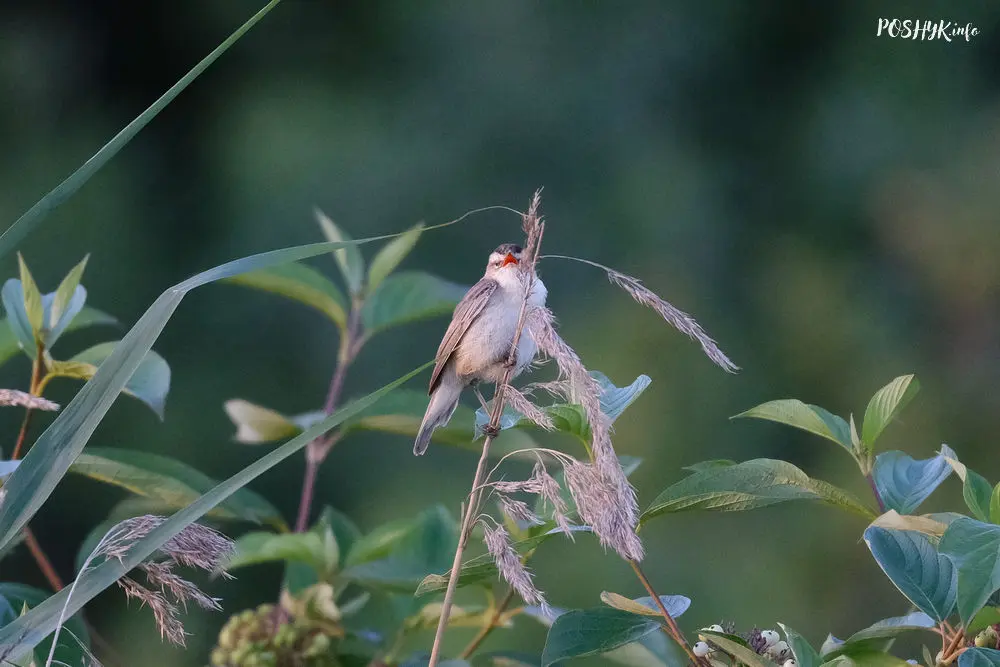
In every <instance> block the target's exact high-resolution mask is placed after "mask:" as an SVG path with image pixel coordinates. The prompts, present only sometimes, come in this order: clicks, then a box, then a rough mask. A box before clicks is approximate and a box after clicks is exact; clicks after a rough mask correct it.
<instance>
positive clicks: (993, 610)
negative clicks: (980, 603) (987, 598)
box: [965, 607, 1000, 636]
mask: <svg viewBox="0 0 1000 667" xmlns="http://www.w3.org/2000/svg"><path fill="white" fill-rule="evenodd" d="M997 623H1000V607H983V608H982V609H980V610H979V611H978V612H976V615H975V616H973V617H972V620H971V621H969V625H968V627H966V628H965V632H966V634H968V635H970V636H971V635H974V634H976V633H977V632H979V631H980V630H982V629H984V628H985V627H986V626H987V625H996V624H997Z"/></svg>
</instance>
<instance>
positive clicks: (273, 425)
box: [223, 398, 303, 445]
mask: <svg viewBox="0 0 1000 667" xmlns="http://www.w3.org/2000/svg"><path fill="white" fill-rule="evenodd" d="M223 408H224V409H225V411H226V415H227V416H228V417H229V419H230V421H232V422H233V425H234V426H236V435H235V436H233V439H234V440H236V442H241V443H243V444H245V445H259V444H261V443H264V442H274V441H275V440H282V439H284V438H290V437H294V436H296V435H298V434H299V433H301V432H302V430H303V429H301V428H299V426H297V425H296V424H295V423H294V422H292V420H291V419H289V418H288V417H286V416H285V415H283V414H281V413H280V412H276V411H274V410H272V409H270V408H265V407H262V406H260V405H254V404H253V403H250V402H249V401H244V400H243V399H240V398H234V399H231V400H228V401H226V402H225V403H224V404H223Z"/></svg>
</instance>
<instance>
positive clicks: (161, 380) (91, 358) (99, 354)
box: [70, 341, 170, 420]
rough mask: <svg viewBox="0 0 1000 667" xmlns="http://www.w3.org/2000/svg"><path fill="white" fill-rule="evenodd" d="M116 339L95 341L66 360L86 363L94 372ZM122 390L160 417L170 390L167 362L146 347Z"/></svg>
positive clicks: (113, 345) (105, 358) (107, 356)
mask: <svg viewBox="0 0 1000 667" xmlns="http://www.w3.org/2000/svg"><path fill="white" fill-rule="evenodd" d="M118 343H119V341H111V342H108V343H99V344H98V345H95V346H93V347H91V348H88V349H86V350H84V351H83V352H80V353H79V354H77V355H76V356H74V357H73V358H72V359H70V361H75V362H78V363H83V364H90V365H91V366H93V367H94V368H95V371H94V372H95V373H96V369H97V368H99V367H100V366H101V364H103V363H104V362H105V361H106V360H107V359H108V358H109V357H110V356H111V354H112V352H114V349H115V346H116V345H118ZM124 392H125V393H126V394H128V395H129V396H132V397H134V398H137V399H139V400H140V401H142V402H143V403H145V404H146V405H147V406H149V408H150V409H151V410H152V411H153V412H155V413H156V416H157V417H159V418H160V419H161V420H162V419H163V418H164V414H163V413H164V410H165V409H166V407H167V394H168V393H169V392H170V366H169V365H168V364H167V362H166V360H165V359H164V358H163V357H161V356H160V355H158V354H157V353H156V352H154V351H153V350H150V351H149V352H147V353H146V356H145V357H143V359H142V361H141V362H140V363H139V366H138V368H136V369H135V372H134V373H132V377H130V378H129V379H128V381H127V382H126V383H125V388H124Z"/></svg>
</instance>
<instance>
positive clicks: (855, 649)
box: [823, 611, 937, 660]
mask: <svg viewBox="0 0 1000 667" xmlns="http://www.w3.org/2000/svg"><path fill="white" fill-rule="evenodd" d="M936 626H937V623H935V621H934V619H933V618H931V617H930V616H928V615H927V614H925V613H923V612H922V611H919V612H913V613H911V614H907V615H906V616H897V617H894V618H886V619H883V620H881V621H879V622H877V623H874V624H873V625H870V626H869V627H867V628H865V629H864V630H860V631H858V632H855V633H854V634H853V635H851V636H850V637H848V638H847V639H846V640H845V641H844V642H843V643H842V644H839V645H838V646H837V648H836V649H834V650H832V651H829V652H826V653H824V654H823V657H824V659H826V660H830V659H832V658H835V657H837V656H838V655H847V656H855V655H858V654H861V653H867V652H871V651H879V650H882V649H885V647H886V640H889V639H894V638H896V637H898V636H899V635H902V634H905V633H907V632H914V631H918V630H924V631H926V630H930V631H933V630H934V629H935V628H936Z"/></svg>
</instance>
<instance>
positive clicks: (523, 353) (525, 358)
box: [413, 243, 548, 456]
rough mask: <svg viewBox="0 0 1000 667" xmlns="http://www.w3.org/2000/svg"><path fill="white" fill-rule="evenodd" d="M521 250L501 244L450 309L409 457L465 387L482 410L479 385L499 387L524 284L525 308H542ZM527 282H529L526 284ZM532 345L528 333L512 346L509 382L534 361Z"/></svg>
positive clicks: (423, 447)
mask: <svg viewBox="0 0 1000 667" xmlns="http://www.w3.org/2000/svg"><path fill="white" fill-rule="evenodd" d="M523 253H524V251H523V249H522V248H521V246H519V245H516V244H514V243H504V244H502V245H500V246H498V247H497V249H496V250H494V251H493V252H491V253H490V256H489V261H488V262H487V264H486V273H485V274H484V275H483V277H482V278H481V279H480V280H479V282H477V283H476V284H475V285H473V286H472V287H471V288H470V289H469V291H468V292H466V293H465V296H463V297H462V300H461V301H459V302H458V305H457V306H455V312H454V313H453V314H452V318H451V323H450V324H449V325H448V330H447V331H445V334H444V338H443V339H442V340H441V345H440V346H439V347H438V351H437V355H435V358H434V361H435V364H434V372H433V373H432V374H431V382H430V388H429V389H428V392H427V393H428V394H429V395H430V397H431V398H430V402H429V403H428V404H427V411H426V412H425V413H424V418H423V420H422V421H421V423H420V430H419V431H418V432H417V438H416V440H415V441H414V443H413V453H414V454H415V455H417V456H420V455H421V454H423V453H424V452H426V451H427V446H428V445H429V444H430V441H431V437H432V435H433V434H434V429H436V428H439V427H441V426H444V425H445V424H447V423H448V421H449V420H450V419H451V416H452V415H453V414H454V413H455V408H457V407H458V401H459V399H460V398H461V396H462V392H463V391H464V390H465V389H466V388H467V387H469V386H472V387H473V388H474V389H475V391H476V396H477V397H478V398H479V402H480V403H481V404H482V406H483V408H484V409H486V407H487V406H486V401H485V400H484V399H483V397H482V394H481V393H479V388H478V386H477V385H478V384H479V383H480V382H487V383H492V384H494V385H496V384H498V383H500V382H501V380H502V379H503V376H504V373H505V372H506V371H507V369H508V368H510V365H509V363H508V362H509V357H510V348H511V345H512V344H513V342H514V333H515V331H516V330H517V322H518V319H520V315H521V303H522V301H523V299H524V292H525V288H526V287H527V285H528V283H529V281H530V284H531V293H530V294H529V295H528V306H529V307H530V306H537V307H541V306H544V305H545V297H546V296H547V295H548V290H546V288H545V284H544V283H543V282H542V281H541V279H540V278H539V277H538V276H537V275H536V274H535V272H534V269H533V268H529V267H528V266H527V265H525V264H523V263H522V262H523V261H524V259H525V258H524V257H523ZM532 279H533V280H532ZM537 352H538V346H537V345H536V344H535V341H534V339H533V338H532V337H531V335H530V333H529V332H528V331H523V332H522V334H521V337H520V339H519V340H518V343H517V352H516V353H515V355H514V363H513V368H512V369H511V377H512V378H513V377H516V376H517V375H519V374H520V373H521V371H523V370H524V369H525V367H527V366H528V365H529V364H530V363H531V362H532V361H533V360H534V358H535V355H536V354H537Z"/></svg>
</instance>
